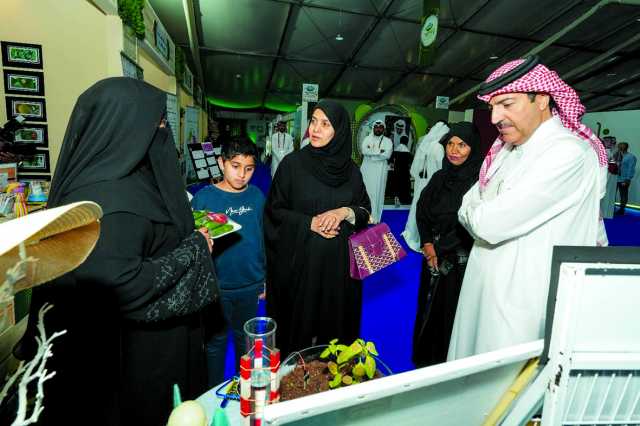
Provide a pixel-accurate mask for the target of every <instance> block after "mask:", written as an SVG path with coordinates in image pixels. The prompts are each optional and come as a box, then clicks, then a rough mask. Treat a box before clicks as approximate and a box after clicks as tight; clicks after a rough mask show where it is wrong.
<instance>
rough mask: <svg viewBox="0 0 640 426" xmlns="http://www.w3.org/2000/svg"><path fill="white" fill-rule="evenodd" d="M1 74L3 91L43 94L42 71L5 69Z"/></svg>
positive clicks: (18, 93) (20, 93)
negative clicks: (2, 75)
mask: <svg viewBox="0 0 640 426" xmlns="http://www.w3.org/2000/svg"><path fill="white" fill-rule="evenodd" d="M3 74H4V92H5V93H11V94H14V95H36V96H44V74H43V73H42V71H24V70H8V69H5V70H4V71H3Z"/></svg>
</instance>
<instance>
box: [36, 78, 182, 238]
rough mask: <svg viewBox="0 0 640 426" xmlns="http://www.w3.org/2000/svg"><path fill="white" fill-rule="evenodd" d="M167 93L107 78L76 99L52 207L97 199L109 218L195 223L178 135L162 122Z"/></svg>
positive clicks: (139, 83)
mask: <svg viewBox="0 0 640 426" xmlns="http://www.w3.org/2000/svg"><path fill="white" fill-rule="evenodd" d="M165 113H166V94H165V93H164V92H162V91H160V90H158V89H156V88H154V87H153V86H151V85H149V84H147V83H145V82H143V81H140V80H135V79H132V78H126V77H115V78H108V79H105V80H102V81H99V82H98V83H96V84H94V85H93V86H91V87H90V88H89V89H88V90H87V91H85V92H84V93H83V94H82V95H80V97H79V98H78V101H77V102H76V105H75V107H74V109H73V112H72V114H71V119H70V120H69V125H68V127H67V132H66V134H65V136H64V140H63V144H62V150H61V152H60V159H59V161H58V166H57V168H56V173H55V175H54V178H53V182H52V185H51V191H50V194H49V202H48V207H56V206H59V205H62V204H67V203H71V202H74V201H81V200H90V201H95V202H97V203H98V204H100V206H101V207H102V210H103V212H104V214H105V215H107V214H109V213H114V212H128V213H133V214H137V215H139V216H143V217H146V218H148V219H150V220H151V221H153V222H158V223H171V224H173V225H175V226H176V227H177V228H178V229H179V232H180V235H181V236H182V237H185V236H187V235H188V234H189V233H191V232H192V231H193V227H194V226H193V219H192V216H191V210H190V208H189V204H188V201H187V197H186V193H185V188H184V185H183V183H182V178H181V176H180V172H179V170H178V157H177V154H176V149H175V145H174V142H173V137H172V135H171V130H170V129H169V128H168V127H165V128H159V127H158V125H159V124H160V121H161V120H162V118H163V117H164V115H165Z"/></svg>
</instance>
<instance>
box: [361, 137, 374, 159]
mask: <svg viewBox="0 0 640 426" xmlns="http://www.w3.org/2000/svg"><path fill="white" fill-rule="evenodd" d="M370 144H371V138H370V137H369V136H367V137H366V138H364V139H363V140H362V146H360V151H361V152H362V155H371V154H372V153H373V152H372V148H371V147H370Z"/></svg>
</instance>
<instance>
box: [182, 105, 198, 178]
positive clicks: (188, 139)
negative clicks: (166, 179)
mask: <svg viewBox="0 0 640 426" xmlns="http://www.w3.org/2000/svg"><path fill="white" fill-rule="evenodd" d="M199 119H200V112H199V110H198V108H196V107H191V106H188V107H185V109H184V121H183V129H182V136H183V140H184V146H183V151H182V152H183V156H184V158H185V165H186V177H187V182H190V181H193V180H194V179H196V172H195V169H194V168H193V163H191V162H190V161H186V159H187V158H189V149H188V145H189V144H194V143H199V142H200V126H199Z"/></svg>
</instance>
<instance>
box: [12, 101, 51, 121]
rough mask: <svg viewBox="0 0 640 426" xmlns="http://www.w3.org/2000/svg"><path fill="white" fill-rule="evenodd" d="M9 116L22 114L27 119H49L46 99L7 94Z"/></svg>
mask: <svg viewBox="0 0 640 426" xmlns="http://www.w3.org/2000/svg"><path fill="white" fill-rule="evenodd" d="M6 102H7V118H11V117H15V116H17V115H22V116H23V117H24V118H26V119H27V121H47V108H46V105H45V100H44V99H40V98H19V97H17V96H7V97H6Z"/></svg>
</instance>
